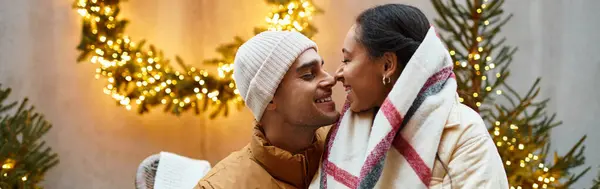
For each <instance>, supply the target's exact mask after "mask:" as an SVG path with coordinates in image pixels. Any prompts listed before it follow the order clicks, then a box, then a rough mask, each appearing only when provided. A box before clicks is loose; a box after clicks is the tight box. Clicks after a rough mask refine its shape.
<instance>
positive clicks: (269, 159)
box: [196, 31, 339, 189]
mask: <svg viewBox="0 0 600 189" xmlns="http://www.w3.org/2000/svg"><path fill="white" fill-rule="evenodd" d="M322 65H323V60H322V58H321V57H320V56H319V54H317V45H316V44H315V43H314V42H313V41H311V40H310V39H308V38H306V37H305V36H304V35H302V34H300V33H298V32H281V31H268V32H263V33H260V34H258V35H256V36H255V37H253V38H251V39H250V40H248V41H247V42H246V43H244V44H243V45H242V46H241V47H240V48H239V50H238V52H237V54H236V57H235V61H234V71H233V78H234V80H235V82H236V84H237V87H238V89H239V91H240V94H241V96H242V97H243V98H244V100H245V102H246V106H247V107H248V108H249V109H250V110H251V111H252V114H253V115H254V117H255V119H256V120H257V124H256V125H255V129H254V135H253V136H252V141H251V142H250V144H248V145H247V146H246V147H244V148H243V149H241V150H240V151H237V152H234V153H232V154H231V155H229V156H228V157H226V158H225V159H223V160H222V161H221V162H219V163H218V164H217V165H215V167H214V168H213V169H212V170H211V171H210V172H209V173H208V174H207V175H206V176H205V177H204V178H203V179H201V180H200V181H199V182H198V185H197V186H196V188H202V189H204V188H307V187H308V185H309V184H310V182H311V180H312V178H313V176H314V174H315V173H316V171H317V169H318V167H319V163H320V157H321V154H322V151H323V142H324V140H325V135H326V133H327V131H326V130H325V128H321V127H322V126H326V125H330V124H332V123H334V122H335V121H336V120H337V119H338V117H339V112H337V111H336V109H335V104H334V102H333V101H332V99H331V92H332V90H331V88H332V87H333V85H334V84H335V81H334V78H333V77H332V76H331V75H329V74H328V73H327V72H325V71H324V70H323V68H322ZM319 128H321V129H319ZM317 130H319V131H317Z"/></svg>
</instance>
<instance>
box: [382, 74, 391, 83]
mask: <svg viewBox="0 0 600 189" xmlns="http://www.w3.org/2000/svg"><path fill="white" fill-rule="evenodd" d="M381 82H383V85H387V84H389V83H391V82H392V78H389V77H386V76H383V79H381Z"/></svg>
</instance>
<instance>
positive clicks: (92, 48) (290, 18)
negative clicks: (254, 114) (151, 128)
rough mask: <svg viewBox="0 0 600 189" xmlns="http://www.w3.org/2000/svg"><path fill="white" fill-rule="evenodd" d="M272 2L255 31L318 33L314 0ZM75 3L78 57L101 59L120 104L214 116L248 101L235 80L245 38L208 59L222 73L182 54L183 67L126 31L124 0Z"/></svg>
mask: <svg viewBox="0 0 600 189" xmlns="http://www.w3.org/2000/svg"><path fill="white" fill-rule="evenodd" d="M267 3H268V4H270V5H272V6H273V11H272V12H271V13H270V14H269V15H268V16H267V17H266V21H267V26H266V27H264V28H255V33H259V32H261V31H264V30H279V31H281V30H290V31H299V32H301V33H303V34H304V35H306V36H308V37H312V36H313V35H314V34H315V33H316V32H317V30H316V28H315V27H314V26H313V25H312V24H311V23H310V21H311V20H312V16H313V15H314V14H316V13H319V12H321V11H320V10H319V9H318V8H317V7H315V6H314V5H313V4H312V1H311V0H267ZM74 8H75V9H77V12H78V13H79V14H80V15H81V17H82V21H83V25H82V26H83V28H82V38H81V42H80V43H79V46H78V47H77V49H78V50H79V51H81V54H80V55H79V57H78V59H77V61H78V62H81V61H85V60H91V62H92V63H94V64H99V67H98V68H97V69H96V79H100V78H105V79H106V80H107V81H108V84H107V85H106V87H105V88H104V93H106V94H108V95H111V96H112V97H113V98H114V99H115V100H116V101H117V103H118V104H119V105H122V106H124V107H125V108H127V109H128V110H130V109H131V108H132V105H133V104H136V105H138V112H139V113H140V114H143V113H145V112H148V111H149V109H150V108H152V107H154V106H157V105H161V104H162V105H164V111H165V112H171V113H173V114H175V115H180V114H181V113H182V112H185V111H187V110H190V109H193V110H194V112H195V113H196V114H199V113H200V112H205V111H207V110H208V109H209V108H211V109H212V113H211V114H210V117H211V118H214V117H216V116H217V115H224V116H227V114H228V112H229V105H233V106H235V107H237V108H240V107H242V106H243V99H242V98H241V97H240V96H239V93H238V90H237V89H236V87H235V84H234V82H233V79H232V69H233V67H232V65H231V64H232V63H233V59H234V56H235V53H236V51H237V49H238V47H239V46H240V45H241V44H243V43H244V40H243V39H242V38H240V37H235V38H234V42H232V43H229V44H224V45H221V46H219V47H218V48H217V51H218V52H219V53H220V54H221V58H218V59H211V60H206V61H204V63H206V64H212V65H218V76H217V77H215V76H212V75H209V74H208V72H207V71H205V70H202V69H197V68H194V67H191V66H188V65H186V64H184V63H183V61H182V60H181V59H180V58H179V57H176V61H177V63H178V64H179V65H180V66H181V67H182V69H183V71H181V72H179V71H176V70H175V69H173V67H171V65H170V64H169V60H168V59H165V58H164V57H163V53H162V52H161V51H159V50H157V49H155V48H154V47H153V46H152V45H149V46H144V41H143V40H142V41H140V42H137V43H135V42H133V41H132V39H131V38H130V37H129V36H127V35H125V32H124V31H125V26H126V24H127V20H124V19H120V18H118V17H117V16H118V14H119V12H120V8H119V0H77V1H76V2H75V3H74Z"/></svg>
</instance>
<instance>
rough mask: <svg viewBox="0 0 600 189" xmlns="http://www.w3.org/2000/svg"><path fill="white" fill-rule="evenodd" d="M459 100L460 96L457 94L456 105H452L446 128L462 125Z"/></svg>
mask: <svg viewBox="0 0 600 189" xmlns="http://www.w3.org/2000/svg"><path fill="white" fill-rule="evenodd" d="M458 98H459V97H458V94H456V98H455V100H454V104H453V105H452V109H450V114H448V119H446V125H445V126H444V128H451V127H454V126H457V125H460V121H461V120H460V110H459V108H460V102H459V101H458Z"/></svg>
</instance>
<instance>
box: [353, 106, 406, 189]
mask: <svg viewBox="0 0 600 189" xmlns="http://www.w3.org/2000/svg"><path fill="white" fill-rule="evenodd" d="M379 111H382V112H383V114H384V115H385V117H386V118H387V120H388V121H389V123H390V125H391V126H392V131H391V132H388V133H387V135H386V136H385V138H383V140H382V141H381V142H379V143H378V144H377V146H375V148H374V149H373V151H371V153H370V154H369V156H368V157H367V159H366V160H365V164H364V165H363V167H362V169H361V170H360V180H363V179H364V178H365V176H366V175H367V174H368V173H369V172H370V171H371V170H372V169H373V167H374V166H375V165H376V164H377V163H379V161H380V160H381V159H380V158H381V157H383V156H385V154H386V153H387V151H388V149H389V148H387V149H386V148H385V147H386V146H387V147H389V146H391V143H392V140H393V139H394V136H395V135H396V133H397V131H398V130H399V129H400V125H401V124H402V115H400V113H399V112H398V111H397V110H396V107H395V106H394V104H392V102H391V101H390V100H389V99H387V98H386V99H385V100H384V101H383V105H381V108H380V109H379Z"/></svg>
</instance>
